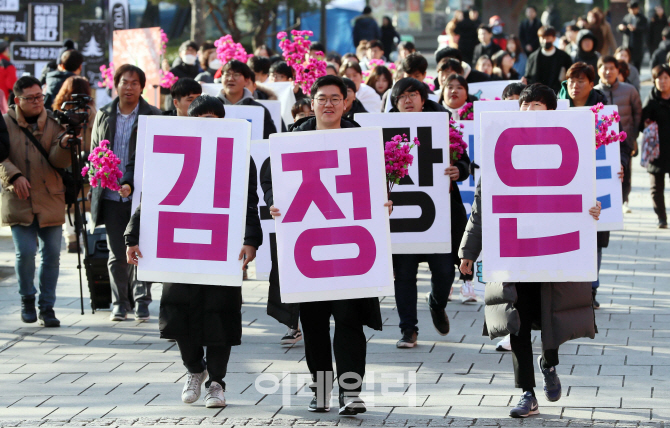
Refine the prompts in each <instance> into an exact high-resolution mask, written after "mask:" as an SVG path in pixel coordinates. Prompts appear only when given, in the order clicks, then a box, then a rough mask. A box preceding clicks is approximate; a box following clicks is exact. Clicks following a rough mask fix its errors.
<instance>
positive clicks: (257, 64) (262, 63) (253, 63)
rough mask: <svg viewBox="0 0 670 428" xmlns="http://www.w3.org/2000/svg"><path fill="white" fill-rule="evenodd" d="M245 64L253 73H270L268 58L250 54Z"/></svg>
mask: <svg viewBox="0 0 670 428" xmlns="http://www.w3.org/2000/svg"><path fill="white" fill-rule="evenodd" d="M247 65H248V66H249V67H250V68H251V69H252V70H253V72H254V73H263V74H270V66H271V65H272V64H271V63H270V58H266V57H264V56H256V55H254V56H252V57H251V58H249V60H248V61H247Z"/></svg>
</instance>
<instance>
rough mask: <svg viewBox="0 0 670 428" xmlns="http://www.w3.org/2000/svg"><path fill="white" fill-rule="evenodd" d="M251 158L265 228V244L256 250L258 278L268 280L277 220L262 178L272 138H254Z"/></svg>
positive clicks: (267, 166) (268, 164) (267, 161)
mask: <svg viewBox="0 0 670 428" xmlns="http://www.w3.org/2000/svg"><path fill="white" fill-rule="evenodd" d="M251 158H252V159H253V160H254V163H255V164H256V173H257V174H258V177H257V179H258V199H259V202H258V209H259V214H260V218H261V227H262V228H263V245H261V246H260V247H259V248H258V250H257V251H256V260H255V262H256V279H260V280H263V281H266V280H267V279H268V278H270V270H271V269H272V257H271V251H270V249H271V243H272V241H274V240H275V221H274V219H273V218H272V216H271V215H270V207H268V206H267V205H265V201H264V199H263V188H262V187H261V179H262V177H263V174H264V172H265V170H266V169H267V168H269V167H270V140H254V141H252V142H251Z"/></svg>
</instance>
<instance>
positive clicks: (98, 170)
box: [81, 140, 123, 191]
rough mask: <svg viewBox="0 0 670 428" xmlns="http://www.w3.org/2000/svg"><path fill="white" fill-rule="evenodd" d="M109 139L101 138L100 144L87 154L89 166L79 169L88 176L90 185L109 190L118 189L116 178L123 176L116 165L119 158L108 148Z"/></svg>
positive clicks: (119, 161) (84, 175) (118, 162)
mask: <svg viewBox="0 0 670 428" xmlns="http://www.w3.org/2000/svg"><path fill="white" fill-rule="evenodd" d="M108 146H109V141H107V140H103V141H101V142H100V145H99V146H98V147H96V148H95V149H93V151H92V152H91V153H90V154H89V156H88V160H89V163H90V166H85V167H84V168H82V170H81V175H82V176H83V177H86V176H88V177H89V183H90V184H91V186H92V187H98V186H100V187H103V188H106V189H110V190H114V191H116V190H119V189H120V188H121V187H120V186H119V182H118V180H119V179H120V178H121V177H122V176H123V174H122V173H121V171H120V170H119V167H118V165H119V164H120V163H121V160H120V159H119V158H118V157H116V155H115V154H114V153H113V152H112V151H111V150H110V149H109V148H108Z"/></svg>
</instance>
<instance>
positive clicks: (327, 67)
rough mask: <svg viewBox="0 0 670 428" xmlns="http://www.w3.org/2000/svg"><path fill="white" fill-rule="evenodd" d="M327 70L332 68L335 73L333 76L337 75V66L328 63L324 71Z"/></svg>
mask: <svg viewBox="0 0 670 428" xmlns="http://www.w3.org/2000/svg"><path fill="white" fill-rule="evenodd" d="M329 68H332V69H333V71H334V72H335V74H337V73H338V69H337V64H332V63H328V65H326V69H329Z"/></svg>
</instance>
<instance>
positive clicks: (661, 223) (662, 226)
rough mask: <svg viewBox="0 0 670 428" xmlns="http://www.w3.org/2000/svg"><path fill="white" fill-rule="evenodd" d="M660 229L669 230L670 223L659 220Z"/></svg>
mask: <svg viewBox="0 0 670 428" xmlns="http://www.w3.org/2000/svg"><path fill="white" fill-rule="evenodd" d="M658 228H659V229H667V228H668V221H667V220H659V222H658Z"/></svg>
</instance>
